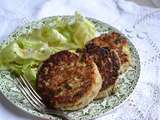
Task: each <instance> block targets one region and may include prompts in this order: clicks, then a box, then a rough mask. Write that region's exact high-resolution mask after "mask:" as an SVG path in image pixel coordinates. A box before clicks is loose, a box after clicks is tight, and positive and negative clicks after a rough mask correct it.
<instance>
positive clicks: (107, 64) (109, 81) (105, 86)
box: [79, 44, 120, 98]
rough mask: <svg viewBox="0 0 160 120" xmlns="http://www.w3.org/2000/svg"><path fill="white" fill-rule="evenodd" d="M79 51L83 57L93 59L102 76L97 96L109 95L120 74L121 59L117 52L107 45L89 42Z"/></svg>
mask: <svg viewBox="0 0 160 120" xmlns="http://www.w3.org/2000/svg"><path fill="white" fill-rule="evenodd" d="M79 53H81V54H82V58H85V59H87V58H88V59H93V60H94V62H95V63H96V65H97V66H98V70H99V72H100V74H101V76H102V81H103V83H102V88H101V90H100V92H99V94H98V96H97V97H96V98H101V97H105V96H108V95H109V94H110V92H112V90H113V88H114V85H115V83H116V80H117V78H118V75H119V69H120V60H119V57H118V55H117V54H116V52H115V51H113V50H110V49H109V48H107V47H105V48H101V47H99V46H96V45H95V44H88V45H86V48H85V49H84V50H82V51H79Z"/></svg>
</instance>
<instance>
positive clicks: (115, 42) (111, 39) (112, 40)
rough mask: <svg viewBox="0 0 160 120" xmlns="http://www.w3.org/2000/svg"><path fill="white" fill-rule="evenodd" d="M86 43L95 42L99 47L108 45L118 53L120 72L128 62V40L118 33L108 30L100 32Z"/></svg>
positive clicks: (126, 66)
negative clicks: (105, 32) (108, 31)
mask: <svg viewBox="0 0 160 120" xmlns="http://www.w3.org/2000/svg"><path fill="white" fill-rule="evenodd" d="M88 44H95V45H97V46H100V47H108V48H110V49H112V50H114V51H116V52H117V53H118V56H119V58H120V62H121V68H120V71H121V73H123V72H125V71H126V70H127V69H128V67H129V65H130V63H131V55H130V51H129V47H128V41H127V40H126V38H125V37H123V36H122V35H121V34H120V33H116V32H110V33H107V34H102V35H100V36H99V37H96V38H94V39H92V40H91V41H89V43H88Z"/></svg>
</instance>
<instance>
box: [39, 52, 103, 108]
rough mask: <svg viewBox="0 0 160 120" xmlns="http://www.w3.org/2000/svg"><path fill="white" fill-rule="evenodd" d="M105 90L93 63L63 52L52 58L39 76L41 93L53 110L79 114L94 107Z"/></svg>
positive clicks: (43, 66) (44, 65) (40, 71)
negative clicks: (74, 111) (95, 101)
mask: <svg viewBox="0 0 160 120" xmlns="http://www.w3.org/2000/svg"><path fill="white" fill-rule="evenodd" d="M101 86H102V78H101V75H100V73H99V71H98V68H97V66H96V64H95V63H94V62H93V60H91V59H80V57H79V56H78V55H76V54H75V53H71V52H69V51H61V52H58V53H56V54H54V55H51V56H50V57H49V58H48V59H47V60H46V61H44V62H43V64H42V65H41V67H40V69H39V71H38V74H37V91H38V92H39V94H40V96H41V97H42V99H43V101H44V102H45V103H46V105H47V106H48V107H50V108H57V109H61V110H77V109H80V108H83V107H84V106H86V105H87V104H88V103H90V102H91V101H92V100H93V99H94V98H95V97H96V96H97V94H98V92H99V90H100V89H101Z"/></svg>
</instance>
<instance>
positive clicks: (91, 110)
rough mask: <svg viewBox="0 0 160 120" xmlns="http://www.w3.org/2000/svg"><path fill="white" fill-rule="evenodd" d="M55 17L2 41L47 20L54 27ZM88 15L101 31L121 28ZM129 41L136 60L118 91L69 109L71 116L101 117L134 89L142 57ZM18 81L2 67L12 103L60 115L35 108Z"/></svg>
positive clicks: (2, 85)
mask: <svg viewBox="0 0 160 120" xmlns="http://www.w3.org/2000/svg"><path fill="white" fill-rule="evenodd" d="M60 17H62V18H64V17H66V18H67V19H68V20H72V19H73V16H60ZM55 18H56V17H49V18H45V19H42V20H40V21H35V22H32V23H29V24H27V25H26V26H24V27H20V28H17V30H16V31H15V32H14V33H12V34H11V35H10V36H9V37H8V40H5V41H4V42H3V43H2V45H3V46H5V45H7V44H8V43H9V42H10V41H12V40H15V38H16V37H18V36H19V35H21V34H22V33H28V32H30V31H31V30H32V28H40V27H41V26H44V25H45V24H47V25H50V26H51V27H54V22H53V21H54V20H55ZM88 19H90V20H91V21H92V22H93V23H94V24H95V26H96V29H97V33H98V34H101V33H106V32H109V31H117V32H119V31H118V30H116V29H115V28H113V27H111V26H109V25H107V24H105V23H103V22H100V21H98V20H95V19H92V18H88ZM128 42H129V48H130V52H131V57H132V64H131V65H130V67H129V69H128V71H127V72H125V73H124V74H122V75H120V77H119V80H118V85H117V91H116V93H115V94H114V95H112V96H110V97H106V98H104V99H100V100H97V101H93V102H92V103H90V104H89V105H88V106H87V107H85V108H83V109H81V110H78V111H74V112H68V115H69V116H70V117H72V118H73V119H75V120H79V119H81V120H88V119H93V118H97V117H98V116H101V115H103V114H104V113H106V112H108V111H110V110H112V109H114V108H115V107H116V106H119V105H120V104H121V103H122V102H123V101H124V100H125V99H127V98H128V96H129V95H130V94H131V93H132V92H133V90H134V88H135V86H136V84H137V82H138V79H139V76H140V59H139V55H138V52H137V50H136V48H135V47H134V45H133V44H132V43H131V42H130V41H129V40H128ZM16 84H17V83H16V81H15V80H14V77H13V75H11V73H10V72H9V71H0V91H1V92H2V94H4V96H5V97H6V98H7V99H8V100H9V101H10V102H11V103H13V104H14V105H15V106H17V107H19V108H20V109H22V110H23V111H26V112H28V113H30V114H32V115H35V116H38V117H41V118H46V119H51V120H56V119H58V118H56V117H53V116H50V115H46V114H42V113H39V112H37V111H35V110H34V108H33V107H32V106H31V105H30V104H29V102H28V101H27V100H26V99H25V97H24V96H23V95H22V94H21V92H20V91H19V90H18V88H17V86H16Z"/></svg>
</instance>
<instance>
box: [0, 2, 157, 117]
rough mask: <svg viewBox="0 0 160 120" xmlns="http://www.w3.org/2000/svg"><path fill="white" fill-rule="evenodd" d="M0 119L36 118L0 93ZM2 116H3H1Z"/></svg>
mask: <svg viewBox="0 0 160 120" xmlns="http://www.w3.org/2000/svg"><path fill="white" fill-rule="evenodd" d="M129 1H134V2H137V3H138V4H140V5H147V6H150V7H156V6H155V5H154V4H153V2H151V0H129ZM0 116H1V117H0V120H31V119H36V120H37V118H34V117H33V116H31V115H29V114H26V113H24V112H22V111H21V110H19V109H18V108H16V107H14V105H11V104H10V103H9V102H8V101H7V100H6V99H5V98H4V96H3V95H2V94H1V93H0ZM2 116H3V117H2Z"/></svg>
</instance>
